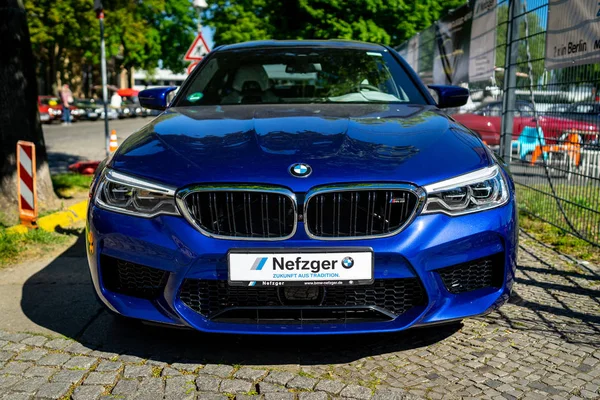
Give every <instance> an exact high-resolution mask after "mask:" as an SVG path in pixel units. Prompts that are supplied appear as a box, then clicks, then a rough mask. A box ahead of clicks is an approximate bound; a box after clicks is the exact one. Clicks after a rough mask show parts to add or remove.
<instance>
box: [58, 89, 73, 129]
mask: <svg viewBox="0 0 600 400" xmlns="http://www.w3.org/2000/svg"><path fill="white" fill-rule="evenodd" d="M60 99H61V101H62V105H63V125H71V109H70V108H69V104H71V103H72V102H73V93H72V92H71V89H69V85H67V84H64V85H63V87H62V89H61V91H60Z"/></svg>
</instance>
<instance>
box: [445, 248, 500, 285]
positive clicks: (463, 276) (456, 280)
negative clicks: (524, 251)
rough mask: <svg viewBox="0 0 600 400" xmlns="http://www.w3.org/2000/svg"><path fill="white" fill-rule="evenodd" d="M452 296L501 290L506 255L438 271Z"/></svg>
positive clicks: (493, 256)
mask: <svg viewBox="0 0 600 400" xmlns="http://www.w3.org/2000/svg"><path fill="white" fill-rule="evenodd" d="M437 273H438V274H439V275H440V277H441V278H442V282H443V283H444V286H445V287H446V290H448V291H449V292H450V293H452V294H459V293H465V292H471V291H473V290H477V289H483V288H488V287H495V288H500V287H501V286H502V282H503V281H504V253H498V254H494V255H492V256H489V257H484V258H480V259H478V260H473V261H469V262H466V263H462V264H457V265H453V266H451V267H446V268H442V269H439V270H437Z"/></svg>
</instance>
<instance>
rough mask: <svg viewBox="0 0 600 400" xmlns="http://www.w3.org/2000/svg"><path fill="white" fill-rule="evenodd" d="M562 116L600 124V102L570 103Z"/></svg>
mask: <svg viewBox="0 0 600 400" xmlns="http://www.w3.org/2000/svg"><path fill="white" fill-rule="evenodd" d="M561 116H562V117H565V118H569V119H573V120H576V121H583V122H586V123H591V124H596V125H600V103H594V102H582V103H573V104H570V105H569V106H568V107H567V109H566V110H565V111H564V112H563V113H562V114H561Z"/></svg>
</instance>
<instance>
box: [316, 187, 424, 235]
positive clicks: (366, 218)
mask: <svg viewBox="0 0 600 400" xmlns="http://www.w3.org/2000/svg"><path fill="white" fill-rule="evenodd" d="M417 204H418V197H417V195H416V194H415V193H413V192H411V191H408V190H364V191H359V190H357V191H339V192H331V193H323V194H317V195H315V196H313V197H311V198H310V200H309V202H308V205H307V209H306V215H307V217H306V221H305V223H306V226H307V227H308V230H309V232H310V233H311V234H312V235H314V236H317V237H323V238H337V237H361V236H381V235H386V234H388V233H391V232H394V231H396V230H398V229H399V228H401V227H402V226H403V225H404V224H405V223H406V222H407V221H408V220H409V219H410V218H411V217H412V216H413V214H414V212H415V210H416V208H417Z"/></svg>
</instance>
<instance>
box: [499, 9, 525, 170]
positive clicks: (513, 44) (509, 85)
mask: <svg viewBox="0 0 600 400" xmlns="http://www.w3.org/2000/svg"><path fill="white" fill-rule="evenodd" d="M520 3H521V0H509V5H508V26H507V29H506V46H507V47H506V59H505V61H504V87H503V92H504V96H503V99H502V128H501V129H502V132H501V135H500V155H501V156H502V158H503V159H504V161H505V162H506V163H507V164H510V161H511V155H512V137H513V121H514V118H515V108H516V101H517V95H516V86H517V61H518V55H519V20H518V18H517V17H516V16H518V15H519V10H520V9H519V6H520Z"/></svg>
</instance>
